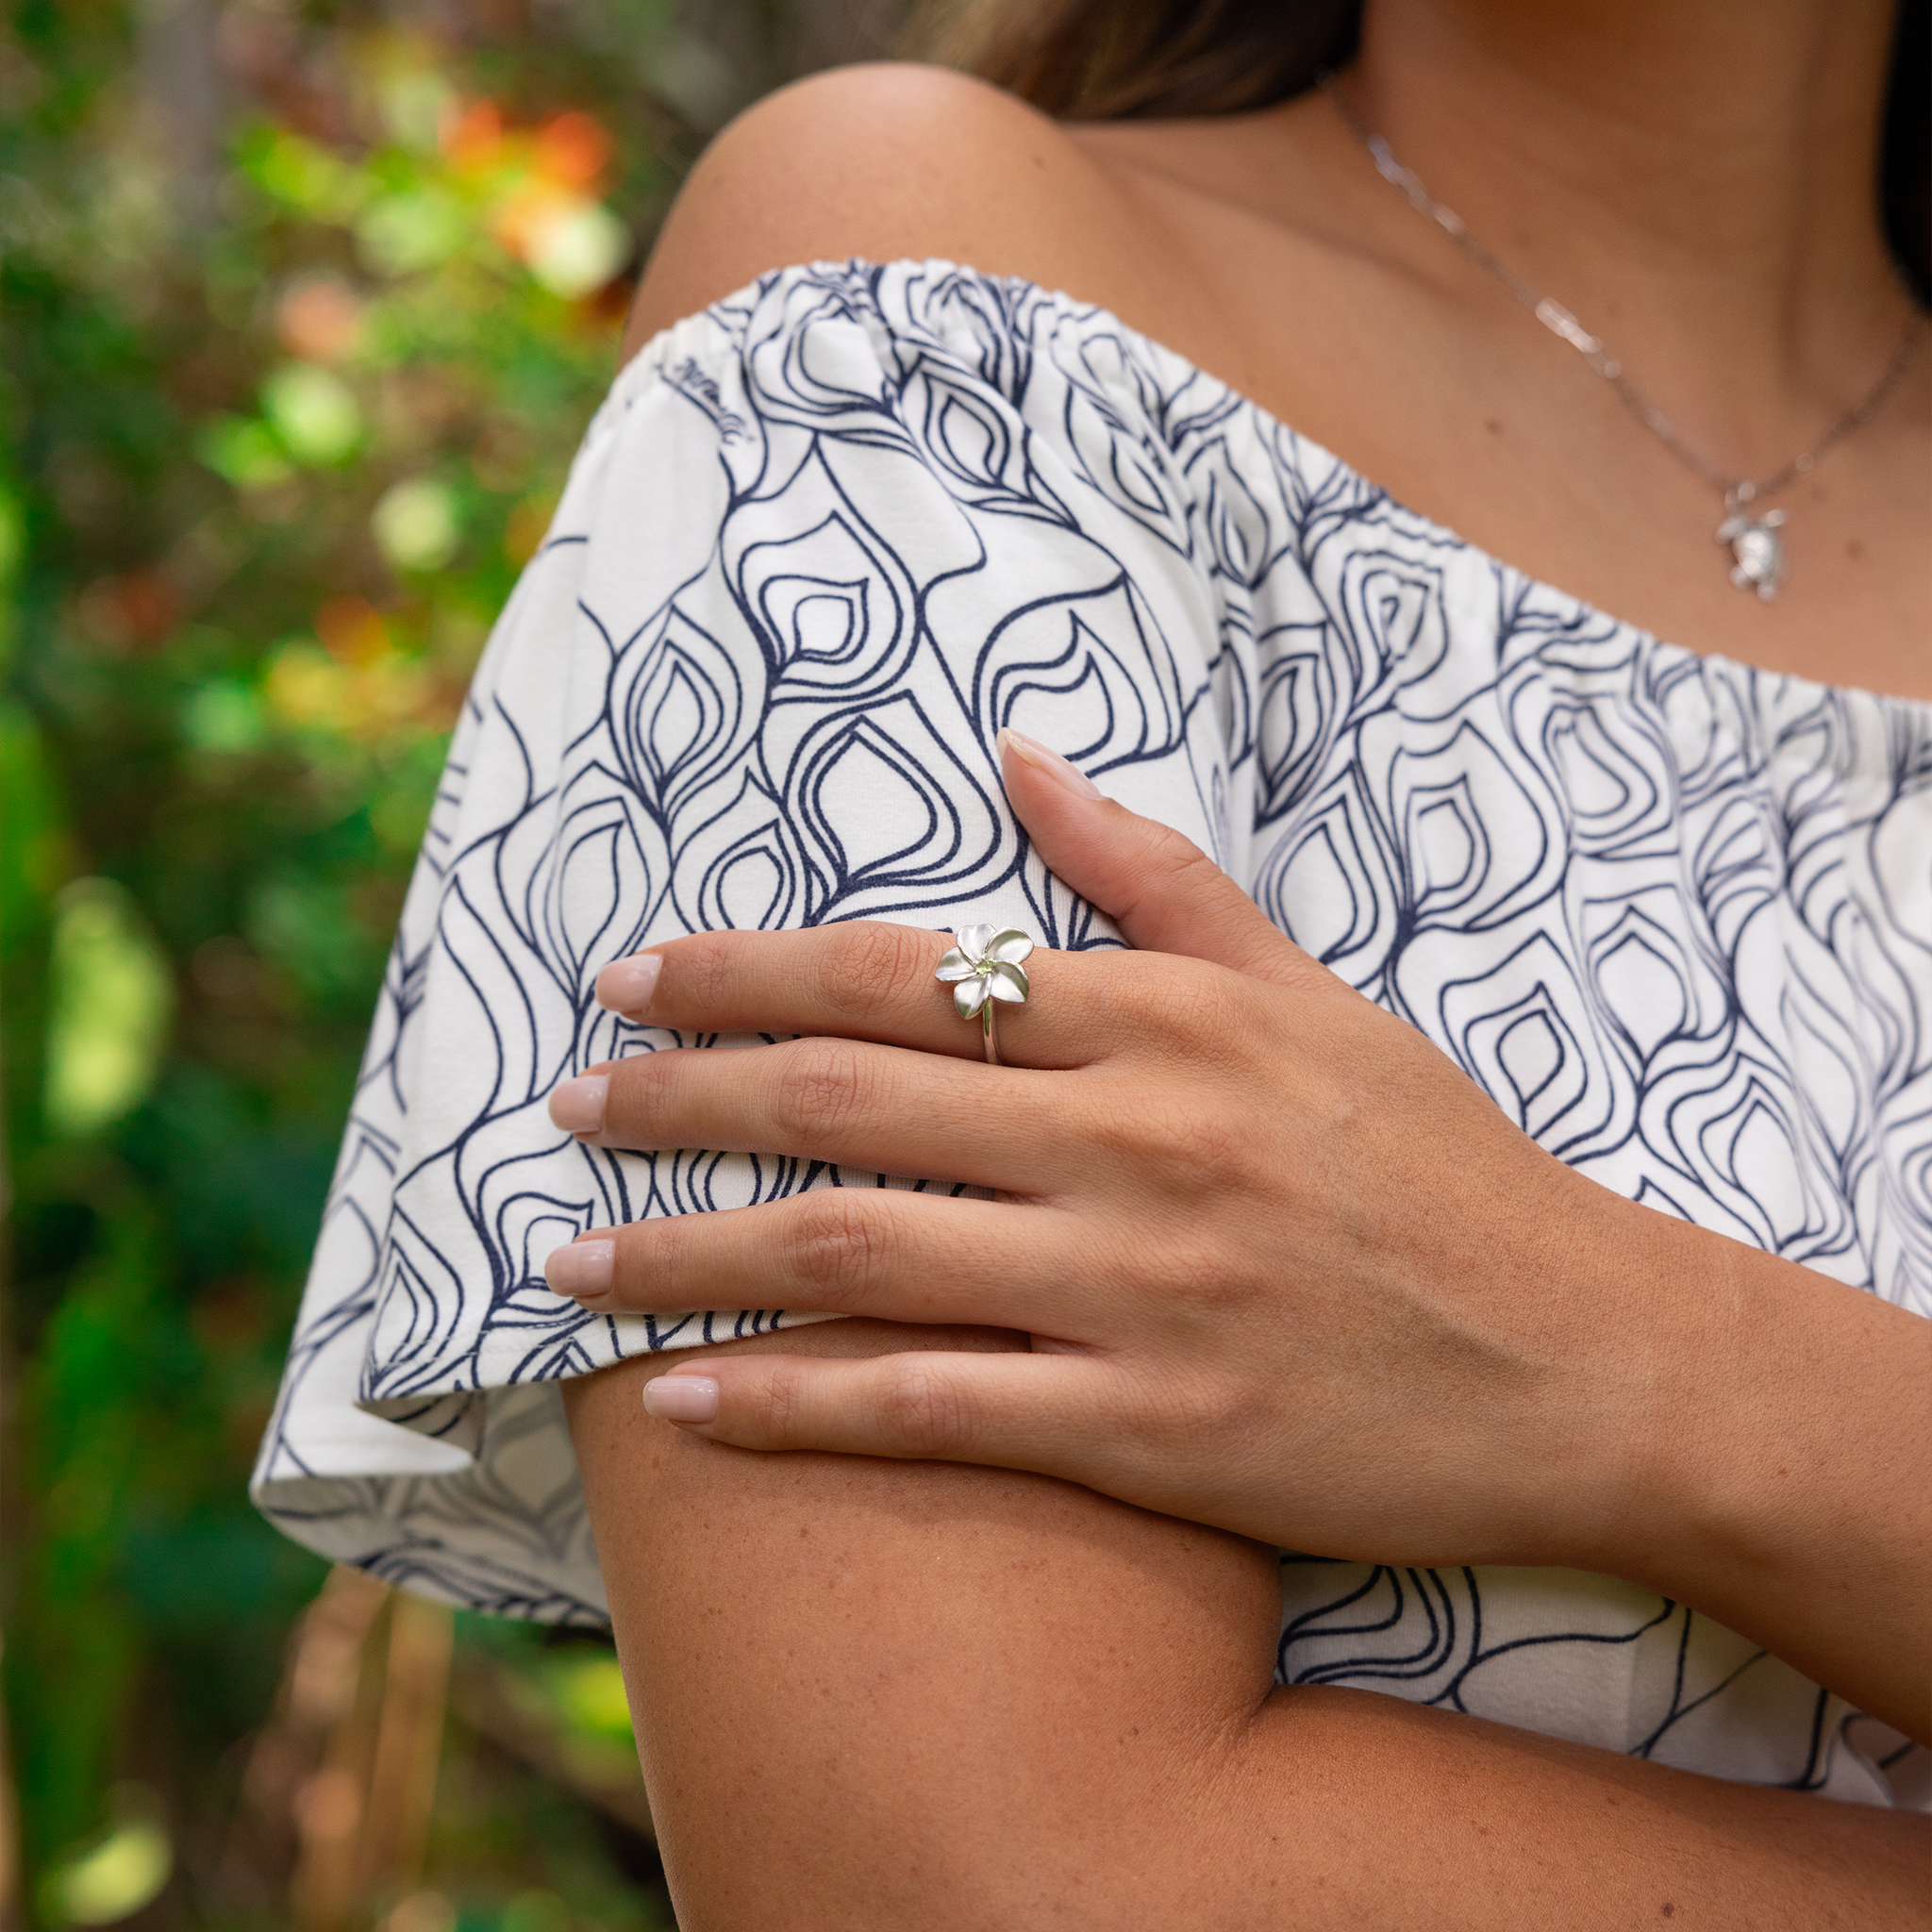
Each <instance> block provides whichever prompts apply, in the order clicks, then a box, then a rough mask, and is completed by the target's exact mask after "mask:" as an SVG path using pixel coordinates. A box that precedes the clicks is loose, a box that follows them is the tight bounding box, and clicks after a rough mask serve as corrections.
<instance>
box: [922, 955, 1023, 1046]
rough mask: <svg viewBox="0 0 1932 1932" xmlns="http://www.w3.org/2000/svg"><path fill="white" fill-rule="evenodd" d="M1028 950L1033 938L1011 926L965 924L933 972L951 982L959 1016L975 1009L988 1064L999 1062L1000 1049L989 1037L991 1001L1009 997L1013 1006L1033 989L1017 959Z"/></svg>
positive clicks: (967, 1015) (967, 1017)
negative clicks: (1000, 929) (995, 928)
mask: <svg viewBox="0 0 1932 1932" xmlns="http://www.w3.org/2000/svg"><path fill="white" fill-rule="evenodd" d="M1032 950H1033V941H1031V940H1029V939H1028V938H1027V937H1026V935H1025V934H1024V932H1016V931H1014V929H1013V928H1012V927H1011V926H1008V928H1007V930H1006V931H1005V932H995V931H993V929H992V927H991V926H990V925H969V926H966V927H964V928H963V929H962V930H961V932H960V934H959V943H958V945H957V946H955V947H954V948H953V949H952V951H951V952H949V953H948V954H947V955H946V956H945V958H943V959H941V961H940V963H939V968H938V970H937V971H936V972H935V973H934V974H933V977H934V978H935V979H943V980H945V981H946V982H947V983H948V984H949V985H951V987H952V989H953V1007H954V1009H955V1010H956V1011H957V1012H958V1015H959V1017H960V1019H962V1020H970V1019H972V1017H973V1016H974V1014H975V1013H977V1014H978V1015H979V1016H980V1026H981V1029H982V1032H983V1034H984V1038H985V1041H986V1063H987V1065H988V1066H990V1067H996V1066H998V1065H999V1064H1000V1050H999V1048H998V1047H997V1046H996V1045H994V1043H993V1037H992V1006H993V1002H994V1001H995V1000H1010V1001H1012V1003H1013V1004H1014V1005H1015V1006H1016V1007H1022V1006H1024V1005H1025V1004H1026V999H1027V995H1028V994H1029V993H1031V992H1032V991H1033V989H1032V988H1031V987H1030V986H1029V985H1028V984H1027V982H1026V974H1025V973H1024V970H1023V969H1022V967H1021V964H1020V962H1021V961H1022V960H1023V959H1024V958H1025V957H1026V956H1027V954H1029V953H1030V952H1032Z"/></svg>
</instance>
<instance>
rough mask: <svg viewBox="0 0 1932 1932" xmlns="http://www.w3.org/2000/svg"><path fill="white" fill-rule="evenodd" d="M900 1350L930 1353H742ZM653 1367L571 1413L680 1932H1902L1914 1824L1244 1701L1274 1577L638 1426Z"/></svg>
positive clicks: (1908, 1908)
mask: <svg viewBox="0 0 1932 1932" xmlns="http://www.w3.org/2000/svg"><path fill="white" fill-rule="evenodd" d="M988 1340H989V1338H986V1337H980V1338H976V1339H974V1338H968V1339H967V1343H966V1345H986V1343H987V1341H988ZM927 1341H936V1342H938V1343H940V1344H941V1345H946V1346H954V1347H958V1346H959V1345H961V1342H960V1340H959V1338H957V1337H955V1338H947V1337H944V1336H934V1337H930V1338H927V1337H921V1336H919V1335H916V1334H908V1333H907V1332H906V1331H894V1330H892V1329H891V1328H889V1327H887V1326H885V1325H884V1324H828V1325H827V1326H825V1327H823V1328H819V1329H808V1330H804V1331H794V1332H792V1333H791V1334H789V1335H786V1336H783V1337H778V1338H764V1339H763V1340H762V1341H759V1342H757V1343H753V1344H750V1345H749V1346H750V1348H751V1349H752V1351H753V1352H754V1353H756V1352H761V1351H765V1350H769V1349H771V1348H772V1347H774V1346H775V1345H780V1344H782V1345H783V1346H785V1347H788V1348H790V1349H792V1350H795V1351H801V1352H804V1351H811V1352H823V1353H841V1354H842V1353H851V1352H854V1351H856V1350H864V1351H867V1352H876V1351H882V1350H887V1349H894V1348H905V1347H908V1346H919V1345H922V1344H924V1343H925V1342H927ZM717 1359H718V1357H717V1353H716V1352H715V1351H711V1352H708V1353H707V1355H706V1357H705V1363H706V1364H707V1365H709V1364H710V1363H712V1362H714V1361H716V1360H717ZM661 1366H662V1365H661V1364H658V1365H651V1364H641V1363H634V1364H630V1365H627V1366H625V1367H624V1368H620V1369H618V1370H614V1371H610V1372H607V1373H606V1374H602V1375H598V1376H593V1377H591V1378H589V1379H588V1380H587V1381H586V1382H584V1383H581V1384H577V1385H574V1386H573V1387H571V1389H570V1390H569V1391H568V1399H569V1401H570V1404H571V1408H572V1420H573V1428H574V1432H575V1436H576V1440H577V1443H578V1450H579V1456H580V1459H581V1461H582V1465H583V1469H584V1474H585V1480H586V1486H587V1491H588V1493H589V1496H590V1500H591V1512H592V1520H593V1523H594V1525H595V1529H596V1534H597V1542H598V1550H599V1556H600V1559H601V1562H602V1565H603V1569H604V1572H605V1575H606V1577H607V1579H608V1584H609V1588H610V1592H611V1602H612V1609H613V1614H614V1617H615V1621H616V1624H617V1630H618V1636H619V1641H620V1644H621V1647H622V1649H623V1651H624V1654H625V1661H626V1667H627V1671H628V1674H629V1678H630V1682H631V1687H632V1699H633V1708H634V1711H635V1713H636V1715H637V1719H638V1724H639V1732H640V1741H641V1750H642V1755H643V1759H644V1764H645V1771H646V1776H647V1780H648V1782H649V1784H650V1788H651V1796H652V1803H653V1807H654V1810H655V1812H656V1814H657V1816H658V1823H659V1829H660V1835H661V1838H662V1841H663V1844H664V1849H665V1856H666V1866H667V1871H668V1872H669V1873H670V1874H671V1877H672V1881H673V1888H674V1895H675V1899H676V1902H677V1905H678V1909H679V1913H680V1923H681V1924H684V1925H685V1926H686V1927H687V1932H726V1928H728V1932H779V1928H783V1932H793V1928H796V1932H806V1928H810V1932H820V1928H823V1927H824V1926H827V1925H838V1926H839V1927H841V1932H845V1928H854V1932H869V1928H875V1932H903V1928H905V1927H906V1926H908V1925H915V1924H916V1925H919V1926H920V1927H922V1928H931V1932H951V1928H959V1932H968V1928H972V1932H978V1928H981V1927H986V1928H991V1927H993V1926H999V1927H1001V1928H1007V1927H1015V1926H1032V1925H1036V1924H1055V1925H1064V1926H1068V1927H1092V1928H1100V1927H1105V1928H1107V1932H1121V1928H1136V1927H1141V1926H1146V1927H1150V1928H1152V1927H1159V1928H1161V1932H1178V1928H1181V1927H1201V1928H1204V1932H1205V1928H1209V1927H1211V1928H1214V1932H1232V1928H1254V1932H1262V1928H1267V1932H1285V1928H1293V1927H1299V1926H1307V1927H1310V1928H1314V1927H1321V1928H1323V1932H1328V1928H1331V1927H1334V1926H1338V1925H1347V1926H1349V1927H1350V1928H1351V1932H1355V1928H1364V1932H1373V1928H1375V1927H1378V1926H1383V1925H1387V1926H1390V1927H1394V1926H1397V1925H1400V1926H1401V1927H1403V1928H1404V1932H1412V1928H1414V1927H1415V1926H1417V1925H1426V1926H1428V1927H1429V1928H1431V1932H1454V1928H1457V1927H1460V1926H1469V1927H1475V1926H1478V1925H1480V1926H1482V1927H1483V1928H1485V1932H1493V1928H1498V1927H1508V1926H1522V1927H1525V1928H1528V1927H1535V1928H1537V1932H1544V1928H1547V1927H1548V1926H1551V1925H1557V1924H1560V1925H1563V1926H1565V1927H1570V1926H1592V1925H1602V1926H1613V1925H1614V1926H1623V1925H1628V1924H1650V1923H1652V1922H1654V1921H1656V1920H1657V1919H1658V1918H1660V1917H1665V1916H1669V1917H1673V1918H1676V1919H1680V1920H1682V1921H1683V1922H1684V1923H1686V1924H1695V1925H1704V1926H1713V1927H1716V1926H1738V1927H1745V1926H1748V1927H1751V1928H1753V1932H1764V1928H1772V1927H1777V1926H1781V1925H1790V1926H1793V1927H1796V1926H1807V1927H1809V1926H1814V1925H1817V1924H1825V1923H1836V1924H1843V1925H1846V1926H1859V1925H1869V1926H1872V1927H1874V1928H1876V1927H1879V1926H1884V1927H1887V1928H1891V1932H1895V1928H1899V1927H1906V1926H1911V1925H1914V1924H1932V1912H1928V1911H1927V1909H1926V1906H1925V1902H1924V1886H1923V1883H1922V1874H1923V1866H1924V1855H1925V1851H1926V1835H1925V1824H1924V1821H1923V1820H1914V1819H1907V1818H1902V1817H1900V1816H1898V1815H1895V1814H1890V1813H1885V1812H1878V1811H1868V1810H1864V1809H1860V1808H1857V1807H1848V1806H1842V1805H1838V1804H1833V1803H1830V1802H1827V1801H1824V1800H1821V1799H1818V1798H1815V1797H1799V1796H1795V1795H1793V1794H1790V1793H1787V1792H1780V1791H1768V1790H1757V1789H1754V1788H1749V1787H1743V1786H1735V1785H1729V1784H1724V1783H1720V1782H1718V1781H1715V1780H1712V1779H1707V1778H1701V1777H1695V1776H1691V1775H1689V1774H1682V1773H1675V1772H1671V1771H1666V1770H1663V1769H1660V1768H1658V1767H1657V1766H1653V1765H1649V1764H1645V1763H1641V1762H1635V1761H1632V1760H1629V1759H1626V1758H1623V1757H1616V1756H1613V1755H1610V1754H1608V1753H1604V1752H1598V1751H1593V1750H1590V1749H1586V1748H1584V1747H1579V1746H1571V1745H1565V1744H1559V1743H1555V1742H1552V1741H1550V1740H1544V1739H1541V1738H1537V1737H1533V1736H1530V1735H1528V1734H1526V1733H1523V1732H1518V1731H1513V1730H1509V1729H1507V1728H1505V1727H1503V1726H1499V1725H1493V1724H1484V1723H1481V1722H1479V1721H1477V1720H1474V1719H1470V1718H1465V1717H1462V1716H1459V1715H1451V1714H1445V1713H1440V1712H1434V1711H1429V1710H1424V1709H1417V1708H1415V1707H1409V1706H1407V1705H1405V1704H1402V1703H1400V1702H1399V1701H1397V1700H1395V1699H1392V1698H1387V1697H1382V1696H1376V1695H1373V1694H1368V1693H1357V1692H1350V1691H1334V1690H1326V1689H1297V1690H1292V1691H1280V1690H1275V1689H1274V1688H1273V1687H1272V1684H1271V1665H1272V1660H1273V1654H1274V1636H1275V1633H1276V1629H1277V1627H1278V1619H1279V1593H1278V1579H1277V1574H1276V1569H1275V1562H1274V1556H1273V1553H1272V1552H1269V1551H1265V1550H1262V1549H1259V1548H1257V1546H1255V1545H1253V1544H1249V1543H1244V1542H1242V1541H1239V1540H1237V1539H1235V1538H1232V1537H1227V1536H1224V1535H1221V1534H1219V1533H1217V1532H1214V1531H1211V1530H1205V1529H1202V1528H1200V1527H1198V1526H1197V1525H1192V1524H1181V1523H1177V1522H1174V1521H1173V1520H1171V1519H1167V1518H1162V1517H1158V1516H1154V1515H1150V1514H1148V1513H1146V1512H1144V1511H1141V1510H1138V1509H1133V1508H1129V1507H1124V1506H1123V1505H1120V1504H1116V1503H1113V1502H1111V1501H1109V1500H1108V1499H1107V1498H1104V1497H1101V1496H1097V1495H1095V1494H1093V1493H1092V1492H1091V1491H1085V1490H1082V1489H1079V1488H1076V1487H1074V1486H1070V1485H1067V1484H1063V1483H1058V1482H1054V1481H1050V1480H1047V1479H1043V1478H1041V1477H1037V1476H1032V1475H1026V1474H1016V1473H1011V1472H1007V1471H1000V1470H975V1469H965V1468H959V1467H954V1466H947V1465H914V1466H908V1465H906V1464H893V1463H884V1462H879V1461H876V1460H873V1459H870V1458H865V1457H824V1456H812V1455H803V1456H795V1457H767V1456H758V1455H751V1454H746V1453H744V1452H741V1451H735V1450H731V1449H728V1448H724V1447H721V1446H719V1445H716V1444H713V1443H709V1442H706V1441H702V1440H701V1439H693V1438H691V1437H690V1436H688V1435H684V1434H681V1433H680V1432H677V1431H675V1430H672V1429H670V1428H668V1427H666V1426H665V1425H663V1424H656V1423H653V1422H651V1421H649V1420H648V1419H647V1418H645V1417H644V1416H643V1415H642V1414H641V1411H640V1408H639V1404H638V1388H639V1384H640V1383H641V1381H642V1379H643V1378H644V1377H645V1376H646V1375H648V1374H654V1373H656V1372H657V1369H658V1367H661ZM1666 1906H1668V1907H1671V1910H1670V1912H1669V1913H1668V1914H1667V1913H1665V1912H1664V1907H1666Z"/></svg>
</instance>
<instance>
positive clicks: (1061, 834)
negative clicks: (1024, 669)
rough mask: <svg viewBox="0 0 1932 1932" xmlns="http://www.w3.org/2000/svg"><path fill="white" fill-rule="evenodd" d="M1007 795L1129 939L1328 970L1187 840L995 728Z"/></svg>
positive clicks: (1063, 879) (1070, 883) (1281, 972)
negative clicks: (1275, 925) (1265, 915)
mask: <svg viewBox="0 0 1932 1932" xmlns="http://www.w3.org/2000/svg"><path fill="white" fill-rule="evenodd" d="M999 749H1000V764H1001V770H1002V774H1003V775H1004V777H1005V780H1006V787H1007V797H1008V801H1009V802H1010V803H1011V805H1012V808H1013V810H1014V811H1015V812H1016V813H1017V814H1018V816H1019V819H1020V823H1021V824H1024V826H1025V827H1026V832H1027V836H1028V837H1029V838H1030V839H1031V840H1032V841H1033V844H1034V848H1035V850H1037V851H1038V852H1039V854H1040V856H1041V858H1042V859H1044V860H1045V862H1046V866H1047V869H1048V870H1049V871H1050V872H1051V873H1053V874H1054V876H1055V877H1056V878H1058V880H1059V881H1060V883H1061V884H1062V885H1064V886H1067V887H1069V888H1071V889H1072V890H1073V891H1075V892H1078V893H1079V895H1080V896H1081V897H1082V898H1083V899H1085V900H1087V901H1088V902H1089V903H1090V904H1091V905H1094V906H1097V907H1098V908H1100V909H1101V910H1102V911H1103V912H1106V913H1108V914H1109V915H1110V916H1111V917H1112V918H1113V919H1114V921H1115V922H1116V923H1117V924H1119V926H1120V929H1121V931H1122V932H1123V933H1124V934H1125V935H1126V938H1127V942H1128V944H1129V945H1132V946H1135V947H1138V948H1139V949H1140V950H1141V951H1142V952H1147V953H1180V954H1184V955H1186V956H1187V957H1188V958H1191V959H1208V960H1211V961H1212V962H1213V963H1214V964H1216V965H1219V966H1230V967H1232V968H1234V970H1235V971H1236V972H1238V973H1247V974H1253V975H1254V976H1255V977H1256V978H1257V979H1273V980H1276V981H1279V982H1281V983H1282V984H1285V985H1304V986H1305V985H1307V983H1308V980H1309V976H1310V975H1311V974H1318V975H1320V977H1321V978H1322V979H1324V980H1325V979H1327V978H1328V976H1329V975H1328V974H1326V973H1324V972H1323V970H1322V968H1321V967H1319V966H1318V965H1316V964H1315V962H1314V961H1313V960H1312V959H1310V958H1308V956H1307V954H1306V953H1304V952H1303V951H1302V950H1301V948H1300V947H1299V946H1297V945H1296V944H1295V943H1294V942H1293V941H1291V940H1290V939H1289V938H1287V937H1286V935H1284V934H1283V933H1281V932H1279V931H1278V930H1277V929H1276V928H1275V927H1274V926H1273V925H1271V924H1269V923H1268V921H1267V919H1266V918H1265V917H1264V916H1263V915H1262V912H1261V909H1260V908H1259V907H1257V905H1256V904H1255V902H1254V901H1253V900H1252V899H1250V898H1249V897H1248V895H1247V894H1246V893H1245V892H1243V891H1241V888H1240V887H1239V886H1238V885H1236V884H1235V882H1234V881H1233V880H1232V879H1231V878H1229V877H1228V875H1227V874H1225V873H1224V872H1223V871H1222V869H1221V868H1220V867H1219V866H1218V865H1216V864H1215V863H1214V861H1213V860H1212V859H1211V858H1208V855H1207V854H1206V853H1205V852H1203V851H1202V850H1201V848H1200V847H1199V846H1198V845H1196V844H1195V843H1194V842H1193V841H1191V840H1190V839H1186V838H1183V837H1182V836H1181V834H1180V833H1178V832H1176V831H1174V829H1173V828H1172V827H1171V826H1168V825H1163V824H1158V822H1157V821H1155V820H1153V819H1144V818H1142V817H1141V816H1140V814H1139V813H1138V812H1131V811H1129V810H1128V809H1127V808H1126V807H1125V806H1124V805H1115V804H1114V803H1113V802H1112V801H1111V800H1110V799H1108V798H1107V797H1105V796H1104V795H1103V794H1102V792H1101V791H1100V788H1099V787H1098V786H1097V785H1095V784H1094V783H1093V781H1092V780H1091V778H1089V777H1088V776H1087V775H1086V774H1084V773H1083V772H1081V771H1080V770H1079V768H1078V767H1077V766H1075V765H1073V764H1071V763H1069V762H1068V760H1067V759H1065V758H1062V757H1061V756H1060V755H1059V753H1058V752H1056V751H1049V750H1048V749H1047V748H1046V746H1045V745H1043V744H1041V743H1040V742H1039V741H1037V740H1034V739H1031V738H1027V737H1025V736H1024V734H1023V733H1021V732H1018V731H1015V730H1013V729H1011V728H1010V727H1008V729H1006V730H1004V731H1002V732H1001V733H1000V735H999Z"/></svg>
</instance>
